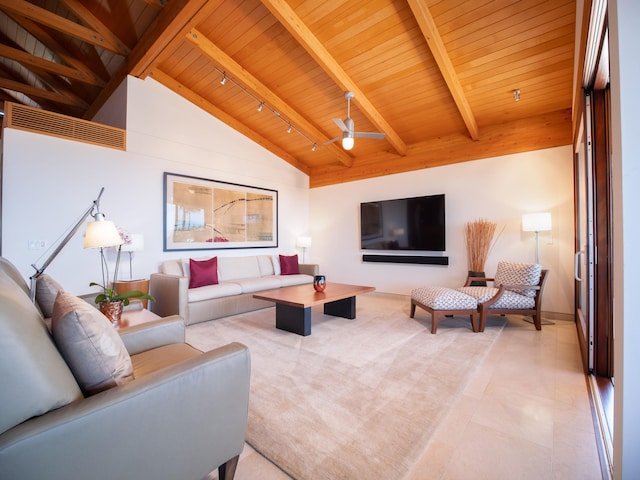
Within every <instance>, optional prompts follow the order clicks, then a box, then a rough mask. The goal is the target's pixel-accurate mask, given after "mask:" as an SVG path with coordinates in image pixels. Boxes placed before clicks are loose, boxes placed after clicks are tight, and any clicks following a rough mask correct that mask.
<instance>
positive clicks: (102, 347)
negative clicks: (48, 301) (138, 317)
mask: <svg viewBox="0 0 640 480" xmlns="http://www.w3.org/2000/svg"><path fill="white" fill-rule="evenodd" d="M51 333H52V335H53V339H54V341H55V343H56V345H57V347H58V350H60V353H61V354H62V356H63V357H64V359H65V361H66V362H67V365H69V368H70V369H71V371H72V372H73V375H74V376H75V378H76V380H77V382H78V384H79V385H80V388H81V389H82V391H83V393H84V394H85V395H86V396H89V395H93V394H96V393H98V392H101V391H103V390H107V389H109V388H111V387H114V386H116V385H121V384H123V383H126V382H128V381H130V380H133V366H132V364H131V357H130V356H129V353H128V352H127V349H126V348H125V346H124V343H123V342H122V339H121V338H120V335H118V332H117V331H116V330H115V329H114V328H113V326H112V325H111V323H110V322H109V320H107V318H106V317H105V316H104V315H103V314H102V313H100V311H99V310H97V309H95V308H93V307H92V306H91V305H89V304H88V303H87V302H85V301H84V300H82V299H80V298H78V297H76V296H74V295H72V294H70V293H67V292H64V291H60V292H59V293H58V296H57V298H56V301H55V304H54V306H53V317H52V319H51Z"/></svg>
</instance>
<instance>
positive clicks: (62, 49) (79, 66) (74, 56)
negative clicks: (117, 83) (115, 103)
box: [9, 13, 109, 87]
mask: <svg viewBox="0 0 640 480" xmlns="http://www.w3.org/2000/svg"><path fill="white" fill-rule="evenodd" d="M9 16H10V17H11V18H12V19H13V21H14V22H16V23H17V24H18V25H20V26H21V27H22V28H24V29H25V30H26V31H27V32H29V34H31V35H33V37H35V38H36V39H37V40H38V41H39V42H41V43H42V44H43V45H44V46H45V47H47V48H48V49H49V50H51V51H53V52H55V55H56V57H58V58H60V59H61V60H62V61H63V62H64V63H66V64H67V65H69V66H70V67H72V68H75V69H76V70H78V71H80V72H82V73H84V74H85V75H86V76H87V77H92V82H93V83H94V84H95V85H97V86H99V87H103V86H105V85H106V83H107V82H106V80H107V79H108V78H109V76H108V73H107V71H106V69H104V67H103V66H102V64H100V66H101V67H102V73H101V74H99V73H97V72H96V71H94V70H93V69H92V68H91V67H90V66H89V65H90V61H89V60H88V59H86V58H85V57H84V55H83V54H82V52H80V51H79V49H77V48H76V47H75V45H71V44H69V43H68V42H64V44H63V43H61V41H59V40H57V39H56V38H54V37H53V36H52V35H51V34H50V33H49V32H48V31H47V30H45V29H44V28H42V27H41V26H40V25H38V24H37V23H36V22H34V21H33V20H29V19H28V18H25V17H23V16H21V15H16V14H15V13H10V14H9ZM72 50H76V51H75V52H73V51H72Z"/></svg>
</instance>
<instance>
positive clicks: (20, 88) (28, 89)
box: [0, 78, 82, 107]
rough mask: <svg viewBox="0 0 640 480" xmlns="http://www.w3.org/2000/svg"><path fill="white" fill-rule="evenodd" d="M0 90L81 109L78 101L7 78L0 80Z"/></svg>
mask: <svg viewBox="0 0 640 480" xmlns="http://www.w3.org/2000/svg"><path fill="white" fill-rule="evenodd" d="M0 88H6V89H8V90H13V91H14V92H20V93H23V94H24V95H26V96H28V97H36V98H42V99H45V100H50V101H52V102H55V103H62V104H63V105H71V106H74V107H82V105H81V104H79V99H78V100H76V99H73V98H69V97H68V96H66V95H64V94H61V93H57V92H52V91H50V90H42V89H41V88H37V87H34V86H32V85H27V84H25V83H21V82H16V81H14V80H9V79H7V78H0Z"/></svg>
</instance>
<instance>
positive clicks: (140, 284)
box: [113, 279, 149, 308]
mask: <svg viewBox="0 0 640 480" xmlns="http://www.w3.org/2000/svg"><path fill="white" fill-rule="evenodd" d="M113 289H114V290H115V291H116V292H118V293H125V292H131V291H132V290H140V291H141V292H142V293H146V294H149V280H144V279H143V280H118V281H117V282H114V283H113ZM140 301H141V302H142V308H147V304H148V300H146V299H142V298H141V299H140Z"/></svg>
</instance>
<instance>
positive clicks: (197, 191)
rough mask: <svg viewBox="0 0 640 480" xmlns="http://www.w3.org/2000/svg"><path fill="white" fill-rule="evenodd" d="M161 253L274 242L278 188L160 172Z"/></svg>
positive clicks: (276, 224)
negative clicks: (162, 179) (162, 237)
mask: <svg viewBox="0 0 640 480" xmlns="http://www.w3.org/2000/svg"><path fill="white" fill-rule="evenodd" d="M163 177H164V190H163V201H164V207H163V220H164V243H163V249H164V251H165V252H171V251H181V250H218V249H235V248H271V247H277V246H278V191H277V190H271V189H267V188H259V187H252V186H249V185H241V184H237V183H229V182H223V181H219V180H211V179H207V178H200V177H193V176H188V175H181V174H177V173H169V172H164V175H163Z"/></svg>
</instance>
